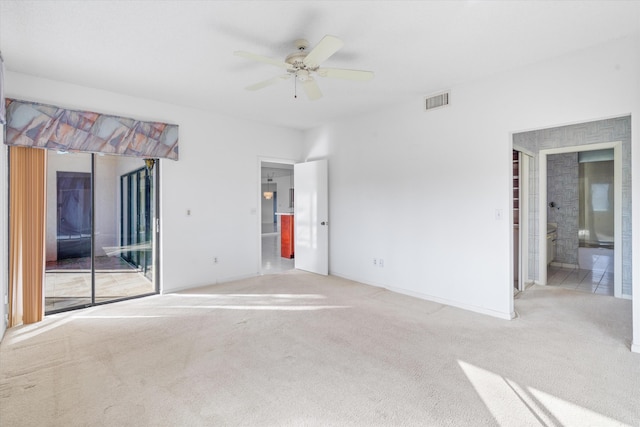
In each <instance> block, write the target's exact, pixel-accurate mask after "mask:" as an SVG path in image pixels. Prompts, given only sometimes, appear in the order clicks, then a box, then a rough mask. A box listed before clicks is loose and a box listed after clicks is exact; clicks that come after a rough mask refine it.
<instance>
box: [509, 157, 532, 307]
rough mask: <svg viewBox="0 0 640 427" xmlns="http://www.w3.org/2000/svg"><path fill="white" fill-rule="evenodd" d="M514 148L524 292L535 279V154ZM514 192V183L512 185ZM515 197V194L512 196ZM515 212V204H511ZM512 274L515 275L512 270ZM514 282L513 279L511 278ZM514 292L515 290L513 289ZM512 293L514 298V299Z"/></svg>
mask: <svg viewBox="0 0 640 427" xmlns="http://www.w3.org/2000/svg"><path fill="white" fill-rule="evenodd" d="M512 150H515V151H518V152H519V153H520V154H519V167H518V179H519V183H520V185H519V191H520V192H519V195H518V202H519V212H518V213H519V215H520V218H519V221H518V225H519V226H518V260H517V261H518V291H520V292H523V291H524V290H525V289H526V288H527V285H528V284H531V283H533V282H534V281H533V280H531V281H529V280H528V278H529V220H530V216H529V209H530V206H529V197H530V195H531V194H532V193H533V191H532V190H533V189H532V188H531V181H530V173H529V169H530V162H531V161H532V160H533V159H534V157H535V156H534V154H533V153H532V152H531V151H529V150H526V149H524V148H520V147H518V146H517V145H514V146H513V147H512ZM511 189H512V192H513V185H512V186H511ZM512 198H513V196H512ZM511 210H512V212H513V206H511ZM511 225H512V226H513V225H514V224H513V215H512V216H511ZM513 246H514V242H513V237H512V240H511V247H512V250H511V264H510V265H514V263H515V261H516V260H515V259H513V257H514V255H513V252H514V251H513ZM511 275H512V276H513V275H515V272H513V271H512V273H511ZM511 282H512V283H513V279H512V280H511ZM512 287H513V286H512ZM512 292H513V291H512ZM513 296H515V295H512V299H513Z"/></svg>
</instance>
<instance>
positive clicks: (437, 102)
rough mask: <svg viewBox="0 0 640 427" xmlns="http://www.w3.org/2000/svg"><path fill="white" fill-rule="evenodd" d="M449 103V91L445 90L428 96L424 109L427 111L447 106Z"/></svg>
mask: <svg viewBox="0 0 640 427" xmlns="http://www.w3.org/2000/svg"><path fill="white" fill-rule="evenodd" d="M447 105H449V92H443V93H439V94H438V95H434V96H430V97H428V98H426V99H425V103H424V109H425V111H429V110H433V109H435V108H440V107H446V106H447Z"/></svg>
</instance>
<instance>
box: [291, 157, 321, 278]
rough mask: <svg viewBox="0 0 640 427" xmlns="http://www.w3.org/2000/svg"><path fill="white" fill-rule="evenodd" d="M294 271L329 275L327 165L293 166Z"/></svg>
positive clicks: (314, 163) (310, 163)
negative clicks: (294, 179)
mask: <svg viewBox="0 0 640 427" xmlns="http://www.w3.org/2000/svg"><path fill="white" fill-rule="evenodd" d="M294 176H295V177H296V182H295V226H294V230H295V231H294V234H295V239H294V242H295V243H294V244H295V267H296V268H297V269H300V270H305V271H310V272H312V273H317V274H323V275H325V276H326V275H327V274H328V273H329V218H328V215H329V206H328V193H329V191H328V188H329V183H328V179H327V161H326V160H317V161H313V162H307V163H299V164H296V165H294Z"/></svg>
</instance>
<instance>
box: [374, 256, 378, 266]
mask: <svg viewBox="0 0 640 427" xmlns="http://www.w3.org/2000/svg"><path fill="white" fill-rule="evenodd" d="M373 265H374V266H376V265H378V260H377V259H376V258H374V259H373Z"/></svg>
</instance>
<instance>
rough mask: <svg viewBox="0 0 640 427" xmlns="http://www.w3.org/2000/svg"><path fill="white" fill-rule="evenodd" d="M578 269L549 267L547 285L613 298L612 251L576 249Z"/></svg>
mask: <svg viewBox="0 0 640 427" xmlns="http://www.w3.org/2000/svg"><path fill="white" fill-rule="evenodd" d="M578 265H579V266H580V268H562V267H556V266H552V265H550V266H549V267H548V270H547V285H549V286H559V287H561V288H566V289H573V290H577V291H583V292H589V293H594V294H600V295H609V296H613V249H605V248H578Z"/></svg>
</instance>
